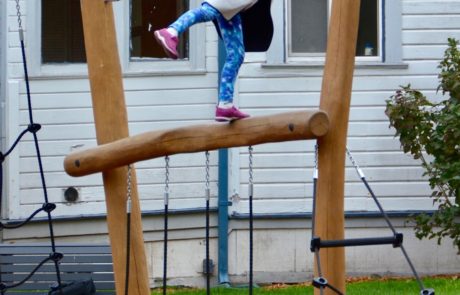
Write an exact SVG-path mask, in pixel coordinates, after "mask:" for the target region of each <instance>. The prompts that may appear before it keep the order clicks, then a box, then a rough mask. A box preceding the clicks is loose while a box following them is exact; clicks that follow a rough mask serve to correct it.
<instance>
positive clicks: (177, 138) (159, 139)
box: [64, 111, 329, 176]
mask: <svg viewBox="0 0 460 295" xmlns="http://www.w3.org/2000/svg"><path fill="white" fill-rule="evenodd" d="M328 129H329V118H328V116H327V114H326V113H325V112H323V111H296V112H288V113H281V114H276V115H270V116H260V117H253V118H248V119H244V120H238V121H234V122H232V123H230V124H223V123H210V124H202V125H194V126H187V127H181V128H175V129H168V130H160V131H152V132H147V133H143V134H139V135H136V136H132V137H127V138H124V139H120V140H117V141H114V142H111V143H107V144H103V145H100V146H98V147H96V148H92V149H88V150H85V151H78V152H74V153H72V154H70V155H68V156H67V157H66V158H65V161H64V167H65V170H66V172H67V173H68V174H69V175H72V176H84V175H89V174H92V173H97V172H102V171H106V170H110V169H114V168H118V167H122V166H126V165H129V164H132V163H135V162H139V161H143V160H148V159H153V158H158V157H162V156H166V155H174V154H181V153H195V152H202V151H212V150H216V149H219V148H230V147H240V146H250V145H257V144H262V143H269V142H283V141H292V140H303V139H314V138H318V137H321V136H323V135H325V134H326V133H327V131H328Z"/></svg>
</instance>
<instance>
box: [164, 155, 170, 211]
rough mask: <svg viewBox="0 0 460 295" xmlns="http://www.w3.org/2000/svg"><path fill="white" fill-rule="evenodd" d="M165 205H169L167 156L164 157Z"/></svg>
mask: <svg viewBox="0 0 460 295" xmlns="http://www.w3.org/2000/svg"><path fill="white" fill-rule="evenodd" d="M165 174H166V176H165V205H168V203H169V156H166V157H165Z"/></svg>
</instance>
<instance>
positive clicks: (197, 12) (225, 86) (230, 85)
mask: <svg viewBox="0 0 460 295" xmlns="http://www.w3.org/2000/svg"><path fill="white" fill-rule="evenodd" d="M214 20H215V21H217V23H218V24H219V28H220V32H221V35H222V39H223V40H224V45H225V49H226V51H227V58H226V60H225V64H224V67H223V69H222V76H221V81H220V87H219V102H233V93H234V90H235V81H236V77H237V76H238V71H239V69H240V67H241V65H242V63H243V61H244V52H245V49H244V43H243V29H242V26H241V17H240V15H236V16H235V17H234V18H232V19H231V20H230V21H228V20H226V19H225V18H224V17H223V16H222V15H221V14H220V12H219V11H217V10H216V9H215V8H214V7H212V6H211V5H209V4H207V3H203V4H202V5H201V7H199V8H196V9H192V10H189V11H188V12H186V13H184V14H183V15H182V16H180V17H179V18H178V19H177V20H176V21H175V22H174V23H173V24H172V25H170V27H171V28H174V29H175V30H176V31H177V32H179V34H181V33H183V32H184V31H185V30H187V29H188V28H189V27H191V26H192V25H194V24H197V23H202V22H208V21H214Z"/></svg>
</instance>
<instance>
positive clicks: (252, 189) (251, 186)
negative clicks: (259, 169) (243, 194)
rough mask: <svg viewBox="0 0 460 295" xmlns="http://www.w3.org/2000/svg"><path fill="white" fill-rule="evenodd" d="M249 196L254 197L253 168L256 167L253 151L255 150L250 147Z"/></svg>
mask: <svg viewBox="0 0 460 295" xmlns="http://www.w3.org/2000/svg"><path fill="white" fill-rule="evenodd" d="M248 150H249V183H248V184H249V196H252V195H253V191H254V171H253V167H254V162H253V158H254V156H253V151H254V148H253V147H252V146H250V147H249V149H248Z"/></svg>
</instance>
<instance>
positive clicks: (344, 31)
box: [315, 0, 360, 295]
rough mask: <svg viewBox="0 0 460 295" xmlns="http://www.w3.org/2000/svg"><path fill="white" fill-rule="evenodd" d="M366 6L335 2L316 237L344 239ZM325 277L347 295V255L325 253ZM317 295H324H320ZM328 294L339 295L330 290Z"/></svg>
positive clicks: (323, 99) (355, 1)
mask: <svg viewBox="0 0 460 295" xmlns="http://www.w3.org/2000/svg"><path fill="white" fill-rule="evenodd" d="M359 10H360V0H335V1H333V4H332V15H331V22H330V27H329V35H328V46H327V54H326V65H325V69H324V78H323V85H322V92H321V102H320V109H322V110H324V111H326V112H327V113H328V115H329V117H330V120H331V126H332V128H331V130H330V132H328V134H326V136H324V137H322V138H320V139H319V163H318V164H319V178H318V200H317V214H316V235H317V236H319V237H321V238H322V239H325V240H335V239H343V238H344V225H345V220H344V183H345V149H346V140H347V132H348V119H349V113H350V101H351V90H352V82H353V72H354V65H355V52H356V41H357V35H358V23H359ZM320 253H321V263H322V272H323V276H324V277H325V278H327V280H328V281H329V283H330V284H331V285H333V286H335V287H336V288H338V289H339V290H341V291H343V293H345V249H344V248H335V249H323V250H321V251H320ZM315 294H320V292H319V290H316V291H315ZM325 294H331V295H332V294H334V292H332V291H331V290H329V289H327V290H326V291H325Z"/></svg>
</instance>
